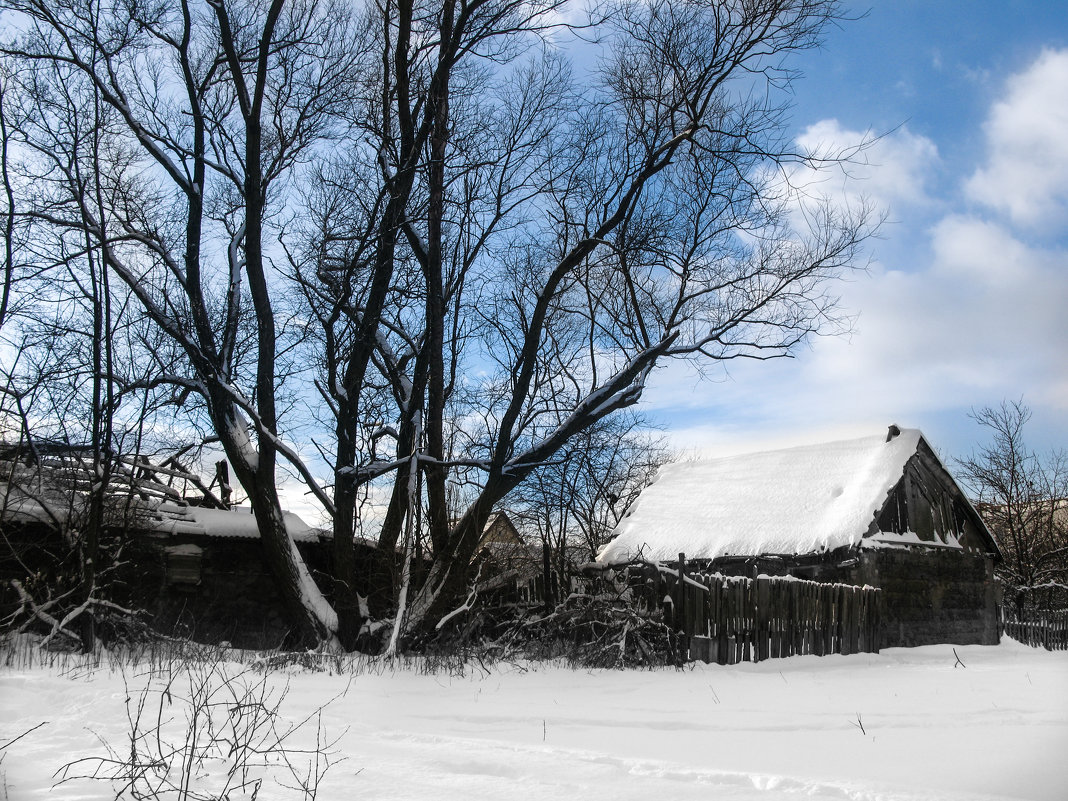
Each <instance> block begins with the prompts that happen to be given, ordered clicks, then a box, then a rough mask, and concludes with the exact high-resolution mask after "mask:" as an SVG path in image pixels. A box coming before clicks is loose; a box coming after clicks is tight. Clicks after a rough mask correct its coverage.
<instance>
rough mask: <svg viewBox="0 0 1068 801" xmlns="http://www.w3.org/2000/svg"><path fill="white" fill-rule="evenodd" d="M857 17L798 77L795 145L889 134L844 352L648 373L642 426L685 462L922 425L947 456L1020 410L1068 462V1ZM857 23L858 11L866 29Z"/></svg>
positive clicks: (869, 8) (860, 180) (817, 350)
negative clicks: (656, 425) (713, 369)
mask: <svg viewBox="0 0 1068 801" xmlns="http://www.w3.org/2000/svg"><path fill="white" fill-rule="evenodd" d="M847 13H848V14H849V15H850V16H856V17H861V18H860V19H856V20H854V21H846V22H843V23H841V26H840V27H838V28H836V29H834V30H832V31H830V33H829V35H828V36H827V37H826V41H825V44H824V46H823V47H822V48H821V49H819V50H815V51H812V52H810V53H806V54H804V56H803V57H802V58H801V59H798V60H797V61H795V62H793V63H794V65H795V66H797V67H799V68H800V69H802V70H803V71H804V73H805V77H804V78H803V79H802V80H801V81H799V82H798V83H797V84H796V85H795V87H794V100H795V106H794V109H793V112H792V115H791V116H792V120H793V130H792V131H791V134H792V135H793V136H794V137H795V138H796V139H797V140H798V141H799V142H801V143H802V144H804V145H807V146H819V145H824V146H826V145H834V144H846V143H849V142H856V141H858V140H859V139H860V138H861V137H863V136H864V135H865V133H867V132H870V133H875V134H880V135H882V139H880V140H879V141H878V142H877V143H876V144H875V145H874V146H873V147H872V148H871V149H870V150H869V151H868V154H867V157H866V158H867V161H868V164H867V165H862V166H861V167H859V168H858V169H856V170H854V171H853V172H854V174H855V175H856V179H855V180H850V181H848V182H846V181H844V180H842V181H839V180H837V179H831V180H827V181H825V182H824V184H825V188H826V191H827V192H828V193H829V194H831V195H832V196H840V197H843V198H846V197H853V198H855V197H857V196H859V195H863V196H865V197H866V198H868V199H869V200H871V201H872V202H874V203H875V204H876V205H877V206H878V207H879V208H880V209H882V210H883V211H884V212H885V214H886V215H887V223H886V224H885V225H884V226H883V228H882V229H881V232H880V238H879V239H878V240H876V241H874V242H872V243H871V248H870V257H871V259H872V263H871V267H870V269H869V271H868V272H867V273H866V274H860V275H856V276H853V277H852V278H851V279H850V280H849V282H847V283H845V284H843V285H842V286H841V288H840V294H841V295H842V304H843V308H844V309H845V310H846V311H847V312H849V313H850V314H854V315H856V321H855V324H854V326H853V332H852V334H851V335H849V336H846V337H837V338H820V339H818V340H816V341H814V342H813V343H812V345H811V347H809V348H806V349H802V350H800V351H799V352H798V354H797V358H795V359H791V360H782V361H779V362H774V363H760V364H752V363H747V364H731V365H730V374H729V376H727V377H725V378H722V379H721V380H717V381H712V382H700V381H698V380H697V379H696V377H695V376H693V375H692V374H691V373H689V372H688V371H686V370H685V369H682V368H679V367H671V368H668V369H666V370H662V371H659V372H658V374H657V375H656V376H655V377H654V380H653V383H652V385H651V387H650V389H649V391H648V392H647V394H646V407H645V408H646V411H648V412H650V413H651V416H652V417H653V418H654V419H656V420H658V421H660V422H662V423H663V424H664V425H666V427H667V430H668V433H669V435H670V438H671V440H672V442H673V443H674V444H675V445H676V446H677V447H679V448H682V449H684V450H690V449H702V450H708V451H710V452H712V453H733V452H738V451H744V450H749V449H754V448H763V447H776V446H779V445H789V444H798V443H803V442H811V441H817V440H820V439H831V438H837V437H848V436H855V435H861V434H864V433H870V432H872V431H879V430H884V429H885V426H886V425H888V424H889V423H892V422H894V423H899V424H901V425H904V426H909V427H917V428H921V429H922V430H923V431H924V433H925V434H927V436H928V439H929V440H930V441H931V443H932V445H934V446H935V448H936V449H937V450H938V451H939V452H940V453H941V454H942V455H943V456H944V457H952V456H960V455H964V454H966V453H968V452H969V451H970V450H971V449H972V448H973V447H974V445H975V444H976V443H977V442H979V441H982V440H983V439H984V437H985V434H984V433H983V432H982V430H980V429H979V427H978V426H977V425H976V424H975V423H974V422H973V421H972V420H970V419H969V418H968V413H969V411H970V410H971V409H973V408H979V407H982V406H986V405H996V404H998V403H1000V402H1001V401H1002V400H1003V399H1010V400H1017V399H1019V398H1021V397H1022V398H1023V400H1024V403H1026V404H1027V405H1028V406H1030V407H1031V409H1032V411H1033V413H1034V417H1033V419H1032V422H1031V423H1030V424H1029V427H1028V429H1029V433H1028V438H1029V441H1030V444H1031V445H1032V447H1034V448H1036V449H1037V450H1040V451H1046V450H1049V449H1051V448H1068V4H1065V3H1063V2H1004V0H1003V1H1002V2H920V1H919V0H915V1H914V0H898V1H897V2H881V3H877V4H873V5H872V4H849V5H847ZM862 15H863V16H862Z"/></svg>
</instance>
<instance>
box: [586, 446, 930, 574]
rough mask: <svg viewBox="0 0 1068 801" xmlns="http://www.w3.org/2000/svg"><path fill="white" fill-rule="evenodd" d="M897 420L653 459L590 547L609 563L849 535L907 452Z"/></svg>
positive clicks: (840, 540)
mask: <svg viewBox="0 0 1068 801" xmlns="http://www.w3.org/2000/svg"><path fill="white" fill-rule="evenodd" d="M920 439H921V434H920V432H919V431H918V430H916V429H901V430H900V433H899V434H898V435H897V436H894V437H892V438H891V439H890V440H889V441H887V437H886V435H885V434H881V435H879V436H872V437H862V438H860V439H853V440H843V441H839V442H826V443H821V444H817V445H804V446H801V447H795V448H787V449H785V450H777V451H763V452H760V453H750V454H743V455H740V456H729V457H724V458H719V459H705V460H693V461H683V462H675V463H674V464H669V465H666V466H665V467H663V468H661V470H660V472H659V473H658V474H657V477H656V479H655V480H654V481H653V483H652V484H650V485H649V486H648V487H647V488H646V489H645V491H644V492H642V494H641V497H639V498H638V501H637V502H636V503H635V504H634V506H633V507H632V508H631V510H630V511H629V512H628V513H627V515H626V516H625V517H624V519H623V520H621V521H620V523H619V525H618V526H616V530H615V534H616V536H615V539H613V540H612V541H611V542H610V543H608V544H607V545H606V546H605V547H604V548H603V549H602V550H601V553H600V554H599V555H598V557H597V559H598V561H600V562H606V563H609V564H615V563H620V562H625V561H628V560H630V559H633V558H639V557H640V558H645V559H649V560H652V561H661V560H671V559H677V558H678V555H679V553H680V552H682V553H685V554H686V556H687V557H688V558H693V559H713V558H715V557H718V556H757V555H760V554H793V553H812V552H814V551H819V550H820V549H821V548H827V549H832V548H838V547H840V546H843V545H852V544H856V543H859V542H860V540H861V539H862V538H863V537H864V535H865V534H866V533H867V532H868V529H869V527H870V526H871V523H872V520H873V518H874V516H875V514H876V513H877V512H878V511H879V509H881V508H882V506H883V504H884V503H885V501H886V497H887V494H888V493H889V492H890V490H892V489H893V488H894V485H895V484H897V482H898V480H899V479H900V478H901V475H902V473H903V472H904V469H905V464H906V463H907V462H908V460H909V459H910V458H911V457H912V455H913V454H915V453H916V449H917V447H918V445H919V441H920Z"/></svg>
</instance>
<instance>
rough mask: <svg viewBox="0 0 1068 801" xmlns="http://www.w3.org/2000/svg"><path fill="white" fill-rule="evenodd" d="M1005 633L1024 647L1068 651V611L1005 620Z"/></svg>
mask: <svg viewBox="0 0 1068 801" xmlns="http://www.w3.org/2000/svg"><path fill="white" fill-rule="evenodd" d="M1005 633H1006V634H1007V635H1009V636H1010V637H1012V638H1013V639H1014V640H1016V641H1017V642H1021V643H1023V644H1024V645H1032V646H1035V647H1036V648H1045V649H1046V650H1047V651H1068V611H1066V612H1046V613H1036V614H1035V615H1034V616H1031V615H1029V616H1028V619H1027V620H1006V621H1005Z"/></svg>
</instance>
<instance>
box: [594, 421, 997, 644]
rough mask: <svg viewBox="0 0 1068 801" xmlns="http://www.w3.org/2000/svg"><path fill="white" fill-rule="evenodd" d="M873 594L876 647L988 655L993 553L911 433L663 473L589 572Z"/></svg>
mask: <svg viewBox="0 0 1068 801" xmlns="http://www.w3.org/2000/svg"><path fill="white" fill-rule="evenodd" d="M680 553H685V554H686V557H687V560H688V561H692V562H696V563H697V564H698V565H699V566H700V567H701V568H703V569H711V570H715V571H719V572H721V573H724V574H727V575H756V574H765V575H772V576H783V575H790V576H795V577H798V578H805V579H812V580H815V581H821V582H840V583H849V584H857V585H871V586H874V587H879V588H881V589H882V590H883V592H882V593H881V598H882V601H881V603H882V607H883V608H882V610H881V611H882V634H881V643H880V644H881V646H882V647H890V646H903V645H909V646H911V645H925V644H931V643H940V642H947V643H960V644H968V643H985V644H995V643H997V642H998V615H997V606H996V592H995V589H996V588H995V582H994V563H995V561H996V560H998V559H999V558H1000V553H999V551H998V546H997V544H996V542H995V541H994V539H993V537H992V536H991V535H990V532H989V531H988V530H987V528H986V526H985V525H984V524H983V521H982V520H981V519H980V517H979V515H978V514H977V513H976V511H975V509H974V508H973V507H972V505H971V504H970V503H969V502H968V499H967V498H966V497H965V496H964V494H963V492H962V491H961V490H960V488H959V487H958V486H957V484H956V482H955V481H954V480H953V477H952V476H951V475H950V474H949V471H948V470H946V468H945V466H944V465H943V464H942V462H941V461H940V460H939V458H938V457H937V456H936V454H935V452H934V450H933V449H932V448H931V446H930V445H929V444H928V443H927V441H926V440H925V439H924V437H923V435H922V434H921V433H920V432H919V431H918V430H915V429H900V428H898V427H897V426H891V427H890V430H889V432H888V433H886V434H880V435H877V436H870V437H863V438H860V439H854V440H844V441H838V442H828V443H821V444H816V445H807V446H802V447H795V448H788V449H784V450H776V451H764V452H760V453H752V454H744V455H739V456H730V457H724V458H719V459H705V460H689V461H682V462H676V463H674V464H671V465H667V466H666V467H664V468H662V469H661V471H660V473H659V474H658V476H657V478H656V480H655V481H654V482H653V483H652V484H651V485H650V486H649V487H648V488H646V490H645V491H644V492H643V493H642V495H641V496H640V498H639V499H638V501H637V502H636V503H635V505H634V506H633V507H632V508H631V510H630V511H629V512H628V513H627V515H626V516H625V517H624V519H623V520H622V521H621V522H620V524H619V526H618V527H617V528H616V531H615V537H614V539H613V540H612V541H611V542H609V543H608V545H606V546H605V547H604V548H603V549H602V551H601V553H600V554H599V555H598V561H600V562H602V563H608V564H616V563H623V562H628V561H632V560H634V559H644V560H648V561H674V560H677V559H678V556H679V554H680Z"/></svg>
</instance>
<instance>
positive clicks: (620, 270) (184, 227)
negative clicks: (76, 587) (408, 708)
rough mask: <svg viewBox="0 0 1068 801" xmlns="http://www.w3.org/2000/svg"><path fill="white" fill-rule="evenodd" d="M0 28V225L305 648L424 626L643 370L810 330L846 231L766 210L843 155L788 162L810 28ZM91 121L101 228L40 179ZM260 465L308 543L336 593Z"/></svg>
mask: <svg viewBox="0 0 1068 801" xmlns="http://www.w3.org/2000/svg"><path fill="white" fill-rule="evenodd" d="M4 6H5V7H6V8H7V9H8V10H7V11H6V12H5V13H6V14H8V15H10V17H11V18H12V19H16V20H17V24H15V25H13V26H11V29H12V30H14V31H16V32H17V33H16V35H14V36H12V37H10V38H9V40H8V41H6V42H4V44H3V53H4V70H5V80H7V81H9V82H11V84H12V85H14V86H16V87H17V92H16V96H18V97H20V98H22V101H21V102H22V103H25V104H28V106H27V108H26V109H24V110H25V111H26V113H23V114H19V115H16V116H17V118H18V120H19V122H18V125H17V126H15V127H13V128H12V127H10V126H9V127H7V128H5V136H6V137H7V138H8V139H9V140H10V141H11V142H12V143H13V145H14V147H15V150H16V151H17V152H18V160H19V164H18V170H19V173H20V175H21V176H22V177H23V181H22V183H21V184H20V185H21V186H24V187H26V193H27V194H26V197H24V198H23V197H20V198H18V202H16V203H15V204H14V207H15V208H16V214H17V215H19V216H20V218H21V217H27V218H32V219H33V220H35V221H36V222H37V223H39V224H42V225H47V226H49V227H50V228H51V229H52V230H53V231H54V232H55V233H56V235H57V236H59V235H67V234H69V232H71V231H76V232H78V233H79V234H81V235H83V236H84V237H85V239H86V243H87V244H86V252H87V253H89V252H91V253H92V254H93V257H94V258H96V259H98V260H99V262H100V264H102V265H105V266H106V268H107V270H108V273H109V275H110V276H112V277H113V278H114V279H115V280H116V281H118V282H121V283H122V284H123V285H124V286H125V287H126V288H127V290H128V291H129V292H130V293H131V294H132V296H133V297H135V298H136V300H137V302H138V304H139V307H140V309H141V311H142V313H143V315H144V317H145V318H146V319H147V320H149V321H150V322H151V324H152V325H153V326H155V328H156V329H157V330H158V331H159V332H160V333H161V335H162V336H163V337H164V338H165V339H166V340H167V341H168V342H169V343H171V347H172V349H173V352H174V355H175V356H176V358H173V359H172V358H168V359H164V360H161V362H160V369H159V370H158V371H157V372H156V374H155V376H154V378H153V381H155V382H161V383H162V382H171V383H173V384H174V385H175V386H176V387H180V388H181V392H179V393H177V397H178V398H179V399H181V400H182V401H183V403H184V404H185V405H184V406H182V407H180V408H179V411H178V413H179V414H183V413H185V411H186V410H188V409H193V410H194V411H195V412H196V413H198V414H202V415H203V416H204V419H206V420H207V421H208V423H209V424H210V426H211V428H212V429H213V431H214V433H215V435H217V436H218V437H219V440H220V442H221V444H222V447H223V448H224V450H225V451H226V455H227V458H228V459H229V460H230V461H231V463H232V465H233V467H234V472H235V474H236V476H237V478H238V480H239V481H240V482H241V484H242V486H243V487H244V489H245V490H246V492H247V493H248V495H249V498H250V500H251V501H252V504H253V508H254V510H255V513H256V517H257V521H258V524H259V528H260V532H261V536H262V538H263V541H264V543H265V547H266V551H267V553H268V554H269V557H270V562H271V566H272V569H273V571H274V572H275V574H276V576H277V577H278V581H279V586H280V587H281V588H282V590H283V592H284V593H285V595H286V597H287V598H288V599H289V603H290V608H291V610H292V613H293V617H294V620H295V621H296V622H297V623H298V624H299V628H300V631H301V632H302V634H303V636H305V637H306V638H307V639H309V640H315V639H333V638H335V637H337V638H339V639H340V641H341V644H342V645H344V646H345V647H354V646H355V645H356V644H357V639H358V637H359V634H360V632H361V630H363V629H364V628H365V624H366V623H367V622H368V620H369V619H370V618H374V617H377V618H392V620H393V627H392V632H393V636H392V638H391V641H390V647H391V648H395V647H396V646H397V643H398V642H399V641H400V639H401V638H402V636H403V635H404V634H406V633H408V632H413V631H416V630H420V629H426V628H429V627H433V626H434V625H435V624H436V622H437V621H439V620H440V619H441V618H442V617H443V616H444V615H446V614H447V613H448V612H449V610H450V609H451V608H452V607H453V606H454V605H455V604H456V603H457V599H458V598H459V597H461V596H462V595H463V594H465V593H466V590H467V582H468V579H469V577H468V566H469V565H470V563H471V559H472V556H473V554H474V553H475V550H476V548H477V545H478V542H479V539H480V537H481V534H482V531H483V528H484V526H485V524H486V522H487V520H488V519H489V516H490V514H491V513H492V511H493V509H494V508H495V507H497V506H499V505H500V504H502V503H503V502H505V501H506V499H507V498H508V496H509V494H510V493H511V492H512V491H513V490H515V489H516V488H517V487H519V486H520V485H521V484H522V483H523V482H524V481H525V480H526V479H527V478H528V477H529V476H531V475H532V474H533V473H534V472H535V471H537V470H538V469H539V468H541V467H543V466H544V465H546V464H549V463H551V462H552V461H553V459H554V457H555V456H556V455H557V454H558V453H559V452H560V451H561V449H562V448H564V447H565V446H567V445H568V444H569V443H571V442H573V441H574V440H575V439H576V437H580V436H582V435H583V434H584V433H586V432H589V431H591V430H593V429H595V427H597V426H598V425H600V424H601V423H602V421H605V420H606V419H608V418H609V417H610V416H612V415H614V414H616V413H617V412H620V411H621V410H624V409H627V408H629V407H633V406H635V405H636V404H637V403H638V402H639V400H640V399H641V396H642V393H643V391H644V389H645V386H646V384H647V382H648V381H649V378H650V376H651V374H652V372H653V370H654V368H656V367H657V366H658V365H662V364H664V363H666V362H669V361H672V360H690V361H693V362H695V363H698V364H704V365H707V364H711V363H715V362H720V361H723V360H729V359H738V358H751V359H769V358H776V357H782V356H786V355H789V354H791V353H792V352H793V350H794V349H795V347H796V346H797V345H798V344H799V343H801V342H803V341H804V340H805V339H806V337H808V336H809V335H811V334H813V333H815V332H818V331H821V330H826V329H828V328H833V327H834V326H835V324H836V322H837V320H836V315H835V305H836V299H835V297H834V295H833V293H832V292H831V290H830V286H831V281H832V280H833V279H835V278H836V277H838V276H839V275H840V274H841V273H842V272H843V271H844V270H848V269H850V268H852V267H853V266H854V263H855V261H856V259H857V255H858V249H859V247H860V245H861V244H862V242H863V241H864V238H865V237H866V236H867V235H868V233H869V232H870V229H869V225H870V222H871V221H870V220H869V219H868V216H867V214H866V212H865V210H864V209H856V210H843V209H841V208H840V207H833V206H830V205H825V204H821V203H818V202H817V201H815V200H814V199H812V198H810V197H805V196H804V195H803V194H801V193H798V192H796V191H794V189H793V187H791V185H790V181H789V177H790V174H791V165H793V164H799V165H807V166H810V167H816V168H819V167H821V166H828V165H833V164H835V163H839V162H840V160H841V159H842V158H843V157H845V156H847V155H848V154H832V157H830V158H826V157H824V158H816V157H814V156H812V155H811V154H804V153H799V152H795V151H794V149H793V148H792V146H791V144H790V142H789V140H788V138H787V136H786V118H785V116H784V108H785V107H784V105H783V104H784V102H785V101H784V99H783V98H785V97H786V95H785V93H784V90H785V89H786V88H787V86H788V84H789V82H790V81H791V80H792V78H793V77H794V75H793V73H792V71H791V70H790V67H789V62H788V59H789V57H790V55H791V54H793V53H796V52H797V51H800V50H803V49H806V48H810V47H813V46H815V45H816V44H817V43H818V42H819V41H820V36H821V32H822V31H823V29H824V28H825V26H826V25H827V24H828V23H830V22H831V21H832V20H833V19H835V17H836V15H837V13H838V7H837V3H836V2H834V0H704V1H703V2H667V1H666V0H653V1H652V2H648V3H631V2H606V3H603V4H599V5H597V6H596V7H595V8H594V9H593V10H592V11H589V12H587V13H582V14H580V13H579V12H577V11H575V10H573V9H571V8H569V7H568V5H567V4H566V3H565V2H563V0H437V1H436V2H412V0H382V1H381V2H376V3H366V4H357V3H352V4H345V3H341V2H322V3H320V2H315V0H288V1H287V0H273V2H271V3H269V4H268V3H252V2H241V1H240V0H211V2H207V3H203V4H201V3H192V2H189V0H184V2H177V3H171V2H162V1H161V0H149V2H137V3H132V2H126V0H65V2H62V3H54V2H47V1H46V0H4ZM87 103H89V104H90V105H91V107H92V108H93V109H94V113H96V114H97V117H98V118H99V119H100V120H101V122H100V123H98V124H99V125H100V128H99V130H100V136H99V139H100V143H99V146H98V147H95V148H92V149H90V150H89V151H88V152H83V153H81V155H80V162H79V164H78V169H79V170H80V171H82V172H84V173H85V174H87V175H92V176H95V177H94V178H93V180H92V182H91V183H92V185H93V187H94V194H93V197H92V198H87V197H86V196H85V194H84V193H82V192H80V191H77V190H72V188H71V187H70V186H68V185H67V184H66V183H64V182H63V181H62V180H57V178H56V173H55V166H54V164H53V163H52V161H53V160H52V153H51V146H50V145H49V142H51V141H53V140H54V138H55V136H56V135H57V127H61V126H58V121H59V120H61V119H63V118H64V117H68V118H69V117H71V115H73V116H74V118H76V119H80V117H79V116H78V115H79V113H80V112H79V109H83V108H85V107H86V104H87ZM85 124H89V122H88V121H86V122H85ZM58 133H62V131H59V132H58ZM824 156H826V154H824ZM90 201H91V202H90ZM190 396H195V397H197V398H199V405H197V404H191V402H190V401H189V400H188V398H189V397H190ZM298 442H303V443H304V444H306V445H307V446H308V447H306V448H304V449H303V450H302V449H301V448H300V447H298V444H297V443H298ZM312 446H314V449H316V450H314V452H313V450H311V448H312ZM304 453H311V454H312V456H311V457H310V458H306V457H305V456H303V455H302V454H304ZM280 460H281V462H282V463H284V464H285V465H287V466H288V468H290V469H292V470H293V471H295V473H296V474H298V475H299V476H300V477H301V478H302V480H303V481H304V482H305V483H306V484H307V486H308V489H309V491H310V492H311V493H312V494H313V495H314V496H315V497H316V498H317V499H318V500H319V502H320V503H321V504H322V506H323V507H324V509H325V510H326V512H327V514H328V515H329V516H330V518H331V520H332V527H333V540H334V560H333V567H332V577H331V578H332V583H331V585H330V586H328V587H324V588H320V587H318V586H317V585H316V584H315V583H314V582H313V581H312V580H311V579H310V577H309V575H308V571H307V570H306V568H305V566H304V565H303V563H302V562H301V561H300V557H299V553H298V552H297V551H296V549H295V547H294V545H293V543H292V541H291V539H290V538H289V536H288V535H287V533H286V531H285V527H284V525H283V522H282V515H281V503H280V501H279V497H278V477H277V473H278V470H279V463H280ZM322 463H325V465H327V468H326V469H327V470H328V471H329V473H330V475H329V476H328V478H327V479H326V480H319V479H317V472H318V468H317V467H316V464H322ZM357 538H360V539H361V540H364V541H366V540H369V541H371V542H372V543H373V550H374V552H375V553H377V557H375V558H370V557H369V558H370V560H371V561H372V562H375V565H374V569H368V566H367V565H366V564H361V563H360V560H358V559H357V558H356V554H357V550H356V544H357V542H356V541H357ZM363 552H364V551H363V550H361V551H360V553H363ZM363 561H364V562H366V561H367V560H366V559H365V560H363ZM324 590H325V593H324Z"/></svg>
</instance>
